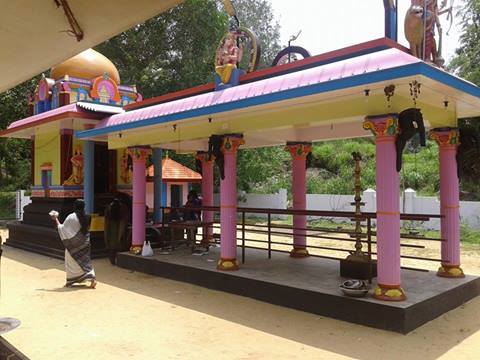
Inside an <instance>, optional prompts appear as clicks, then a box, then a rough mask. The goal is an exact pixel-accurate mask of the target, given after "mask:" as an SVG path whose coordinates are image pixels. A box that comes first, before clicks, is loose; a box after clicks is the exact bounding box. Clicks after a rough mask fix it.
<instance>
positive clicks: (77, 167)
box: [63, 145, 83, 185]
mask: <svg viewBox="0 0 480 360" xmlns="http://www.w3.org/2000/svg"><path fill="white" fill-rule="evenodd" d="M70 162H71V163H72V175H70V177H69V178H68V179H67V180H65V181H64V182H63V185H82V184H83V153H82V147H81V145H77V146H75V150H74V153H73V156H72V158H71V159H70Z"/></svg>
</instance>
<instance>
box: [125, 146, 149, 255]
mask: <svg viewBox="0 0 480 360" xmlns="http://www.w3.org/2000/svg"><path fill="white" fill-rule="evenodd" d="M150 152H151V150H150V149H149V148H141V147H135V148H129V149H128V153H129V155H130V156H131V157H132V161H133V184H132V191H133V205H132V246H131V247H130V251H131V252H133V253H136V254H138V253H140V252H141V251H142V246H143V242H144V241H145V215H146V214H145V210H146V209H145V194H146V186H147V181H146V159H147V156H148V155H149V154H150Z"/></svg>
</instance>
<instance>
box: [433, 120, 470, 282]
mask: <svg viewBox="0 0 480 360" xmlns="http://www.w3.org/2000/svg"><path fill="white" fill-rule="evenodd" d="M458 135H459V134H458V130H457V129H452V128H444V129H434V130H432V132H431V135H430V137H431V138H432V139H434V140H436V141H437V144H438V147H439V160H440V213H441V215H443V218H442V219H441V233H442V239H444V242H443V243H442V264H441V266H440V268H439V269H438V272H437V275H438V276H441V277H450V278H458V277H464V276H465V275H464V274H463V270H462V268H461V267H460V200H459V184H458V175H457V159H456V155H457V147H458V144H459V140H458V137H459V136H458Z"/></svg>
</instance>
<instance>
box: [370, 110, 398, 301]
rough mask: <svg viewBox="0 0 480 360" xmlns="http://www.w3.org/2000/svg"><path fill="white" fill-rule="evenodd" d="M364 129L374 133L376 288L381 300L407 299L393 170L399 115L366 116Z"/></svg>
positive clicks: (378, 297)
mask: <svg viewBox="0 0 480 360" xmlns="http://www.w3.org/2000/svg"><path fill="white" fill-rule="evenodd" d="M363 128H364V129H365V130H371V131H372V133H373V134H374V135H375V136H376V185H377V282H378V284H377V288H376V289H375V292H374V297H375V298H377V299H380V300H388V301H402V300H405V299H406V296H405V292H404V290H403V289H402V288H401V279H400V211H399V210H400V177H399V174H398V172H397V170H396V149H395V139H396V136H397V134H398V116H397V115H394V114H388V115H380V116H369V117H367V118H366V119H365V121H364V123H363Z"/></svg>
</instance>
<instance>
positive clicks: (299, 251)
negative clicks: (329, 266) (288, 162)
mask: <svg viewBox="0 0 480 360" xmlns="http://www.w3.org/2000/svg"><path fill="white" fill-rule="evenodd" d="M285 150H286V151H288V152H290V154H291V155H292V194H293V210H306V208H307V166H306V160H307V155H308V153H309V152H310V151H311V150H312V144H311V143H305V142H288V143H287V146H286V147H285ZM306 227H307V217H306V216H305V215H293V249H292V250H291V251H290V256H291V257H294V258H305V257H307V256H308V250H307V237H306V230H302V229H306Z"/></svg>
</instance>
